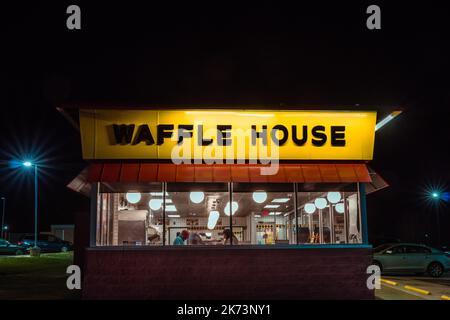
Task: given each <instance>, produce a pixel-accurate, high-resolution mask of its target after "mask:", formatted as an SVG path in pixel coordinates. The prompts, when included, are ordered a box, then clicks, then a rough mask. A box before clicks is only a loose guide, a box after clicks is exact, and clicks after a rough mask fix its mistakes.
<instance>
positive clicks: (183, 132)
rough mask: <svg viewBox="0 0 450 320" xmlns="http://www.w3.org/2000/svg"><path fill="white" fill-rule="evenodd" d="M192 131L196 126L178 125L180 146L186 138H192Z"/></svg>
mask: <svg viewBox="0 0 450 320" xmlns="http://www.w3.org/2000/svg"><path fill="white" fill-rule="evenodd" d="M192 130H194V126H193V125H192V124H180V125H178V142H177V143H178V144H181V143H182V142H183V139H184V138H192V135H193V133H192Z"/></svg>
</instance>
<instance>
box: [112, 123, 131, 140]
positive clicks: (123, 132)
mask: <svg viewBox="0 0 450 320" xmlns="http://www.w3.org/2000/svg"><path fill="white" fill-rule="evenodd" d="M113 129H114V138H116V144H130V143H131V139H133V133H134V124H120V125H119V124H113Z"/></svg>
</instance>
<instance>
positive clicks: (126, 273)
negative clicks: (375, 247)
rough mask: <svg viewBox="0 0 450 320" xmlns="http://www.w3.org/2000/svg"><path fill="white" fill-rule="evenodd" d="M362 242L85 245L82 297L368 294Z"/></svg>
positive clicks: (366, 258)
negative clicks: (280, 245) (334, 245)
mask: <svg viewBox="0 0 450 320" xmlns="http://www.w3.org/2000/svg"><path fill="white" fill-rule="evenodd" d="M371 261H372V257H371V251H370V249H364V248H333V249H328V248H327V249H325V248H315V249H273V248H272V249H261V248H258V249H255V248H254V249H251V248H239V249H231V248H223V247H222V248H200V247H195V248H194V247H191V248H186V247H183V248H149V249H146V248H136V249H126V250H123V249H122V250H120V249H100V248H96V249H87V251H86V265H85V270H84V283H83V298H85V299H373V298H374V292H373V291H370V290H368V289H367V287H366V279H367V276H368V275H366V273H365V270H366V268H367V266H368V265H369V264H370V263H371Z"/></svg>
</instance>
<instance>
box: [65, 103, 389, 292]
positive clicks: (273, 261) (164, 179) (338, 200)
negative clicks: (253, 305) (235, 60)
mask: <svg viewBox="0 0 450 320" xmlns="http://www.w3.org/2000/svg"><path fill="white" fill-rule="evenodd" d="M61 112H63V114H66V115H67V114H69V113H70V114H71V115H74V114H75V115H76V118H74V117H72V118H70V119H71V122H72V123H73V124H74V125H75V126H77V127H78V128H79V130H80V136H81V145H82V155H83V158H84V160H86V161H87V163H88V167H87V168H86V169H85V170H84V171H83V172H81V173H80V175H79V176H78V177H76V178H75V179H74V180H73V181H72V182H71V183H70V184H69V187H70V188H72V189H73V190H76V191H78V192H82V193H84V194H85V195H87V196H89V197H90V201H91V209H90V212H89V213H84V214H82V216H81V217H79V219H78V224H77V228H78V229H79V232H81V233H82V234H83V236H80V237H79V238H78V239H81V238H83V239H84V240H83V241H82V240H80V241H79V242H78V243H77V246H78V247H77V250H76V253H75V254H76V258H77V257H78V261H80V263H81V264H82V270H83V297H84V298H86V299H104V298H108V299H124V298H125V299H129V298H133V299H227V298H229V299H327V298H330V299H344V298H358V299H373V297H374V292H373V290H370V289H368V288H367V286H366V280H367V277H368V275H367V274H366V269H367V267H368V266H369V265H370V264H371V261H372V257H371V246H370V245H369V243H368V232H367V212H366V195H367V194H368V193H370V192H373V191H374V190H376V189H377V188H379V187H380V182H379V181H381V180H380V178H379V177H378V176H377V175H376V173H374V172H373V171H372V170H371V169H370V168H369V167H368V162H369V161H370V160H371V159H372V158H373V150H374V140H375V126H376V122H377V113H376V112H374V111H343V110H335V111H333V110H303V109H301V108H298V109H287V110H276V109H263V108H256V109H255V108H252V109H239V108H230V109H224V108H220V109H219V108H208V109H204V108H202V109H198V108H158V107H151V108H131V109H130V108H95V107H80V108H77V109H70V110H67V109H61ZM80 230H82V231H80ZM81 257H82V258H81Z"/></svg>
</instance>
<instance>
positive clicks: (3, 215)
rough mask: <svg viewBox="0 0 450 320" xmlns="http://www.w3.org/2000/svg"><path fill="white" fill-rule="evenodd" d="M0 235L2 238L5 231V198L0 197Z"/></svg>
mask: <svg viewBox="0 0 450 320" xmlns="http://www.w3.org/2000/svg"><path fill="white" fill-rule="evenodd" d="M1 199H2V208H3V209H2V233H1V238H4V236H3V235H4V230H5V208H6V198H5V197H2V198H1Z"/></svg>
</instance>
